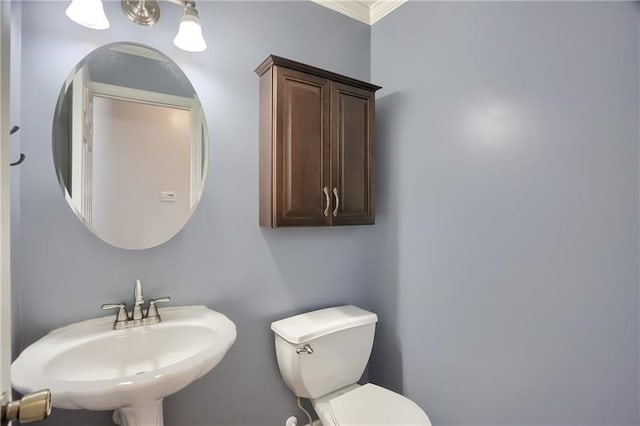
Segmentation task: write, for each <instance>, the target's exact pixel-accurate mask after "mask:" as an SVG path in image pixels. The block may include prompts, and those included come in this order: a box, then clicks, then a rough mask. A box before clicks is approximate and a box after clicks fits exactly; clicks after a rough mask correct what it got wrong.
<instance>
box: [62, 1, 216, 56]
mask: <svg viewBox="0 0 640 426" xmlns="http://www.w3.org/2000/svg"><path fill="white" fill-rule="evenodd" d="M167 1H168V2H170V3H174V4H178V5H180V6H182V7H183V8H184V9H183V11H182V17H181V18H180V26H179V28H178V34H177V35H176V37H175V38H174V40H173V44H175V45H176V47H178V48H180V49H182V50H186V51H187V52H202V51H204V50H205V49H206V48H207V43H206V42H205V41H204V37H202V26H201V25H200V18H199V17H198V10H197V9H196V3H195V2H194V1H193V0H167ZM120 4H121V6H122V11H123V12H124V14H125V16H126V17H127V19H129V21H131V22H133V23H134V24H137V25H141V26H144V27H151V26H153V25H154V24H155V23H156V22H158V20H159V19H160V6H159V4H158V2H157V1H156V0H121V2H120ZM66 13H67V16H68V17H69V18H71V20H73V21H74V22H76V23H78V24H80V25H84V26H85V27H89V28H93V29H106V28H109V20H108V19H107V17H106V15H105V14H104V7H103V4H102V0H72V2H71V4H70V5H69V7H68V8H67V11H66Z"/></svg>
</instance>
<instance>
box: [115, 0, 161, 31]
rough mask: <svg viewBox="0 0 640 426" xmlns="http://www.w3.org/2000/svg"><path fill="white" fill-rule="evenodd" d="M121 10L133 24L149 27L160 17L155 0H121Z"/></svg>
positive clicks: (158, 7)
mask: <svg viewBox="0 0 640 426" xmlns="http://www.w3.org/2000/svg"><path fill="white" fill-rule="evenodd" d="M120 4H121V5H122V11H123V12H124V14H125V15H126V16H127V19H129V21H131V22H133V23H134V24H138V25H142V26H145V27H151V26H153V25H154V24H155V23H156V22H158V19H160V6H159V5H158V2H157V1H156V0H122V1H121V2H120Z"/></svg>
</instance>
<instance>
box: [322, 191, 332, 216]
mask: <svg viewBox="0 0 640 426" xmlns="http://www.w3.org/2000/svg"><path fill="white" fill-rule="evenodd" d="M322 192H324V199H325V202H326V203H327V207H325V209H324V212H323V213H322V214H324V215H325V216H329V207H331V196H330V195H329V188H327V187H326V186H325V187H324V188H323V189H322Z"/></svg>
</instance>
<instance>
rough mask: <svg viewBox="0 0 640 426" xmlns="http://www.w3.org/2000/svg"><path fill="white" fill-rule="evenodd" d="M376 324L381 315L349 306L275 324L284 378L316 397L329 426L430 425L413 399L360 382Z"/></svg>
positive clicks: (304, 394) (316, 405)
mask: <svg viewBox="0 0 640 426" xmlns="http://www.w3.org/2000/svg"><path fill="white" fill-rule="evenodd" d="M377 321H378V316H377V315H376V314H374V313H372V312H368V311H365V310H364V309H360V308H358V307H356V306H352V305H348V306H337V307H333V308H326V309H320V310H318V311H313V312H307V313H304V314H300V315H296V316H293V317H290V318H285V319H282V320H279V321H274V322H273V323H272V324H271V330H273V332H274V333H275V339H276V357H277V358H278V367H280V373H281V374H282V378H283V379H284V381H285V383H286V384H287V386H288V387H289V389H291V390H292V391H293V393H295V394H296V395H297V396H298V397H302V398H309V399H311V401H312V403H313V407H314V408H315V410H316V413H318V416H319V417H320V421H321V422H322V424H323V425H324V426H345V425H403V426H404V425H431V422H430V421H429V417H427V415H426V413H425V412H424V411H422V409H421V408H420V407H418V405H417V404H416V403H414V402H413V401H411V400H410V399H408V398H406V397H404V396H402V395H400V394H397V393H395V392H392V391H390V390H388V389H385V388H383V387H380V386H376V385H374V384H371V383H367V384H365V385H362V386H360V385H359V384H358V383H357V381H358V379H360V377H361V376H362V373H363V372H364V369H365V367H366V365H367V362H368V361H369V355H371V348H372V347H373V336H374V333H375V326H376V322H377Z"/></svg>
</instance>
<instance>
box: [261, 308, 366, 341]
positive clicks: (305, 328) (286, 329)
mask: <svg viewBox="0 0 640 426" xmlns="http://www.w3.org/2000/svg"><path fill="white" fill-rule="evenodd" d="M377 321H378V316H377V315H376V314H374V313H373V312H369V311H365V310H364V309H361V308H358V307H357V306H354V305H345V306H335V307H332V308H325V309H319V310H317V311H313V312H306V313H304V314H300V315H296V316H293V317H289V318H284V319H281V320H278V321H274V322H272V323H271V330H273V332H274V333H276V334H277V335H278V336H280V337H282V338H283V339H284V340H286V341H288V342H289V343H293V344H300V343H305V342H308V341H310V340H313V339H317V338H318V337H322V336H324V335H327V334H330V333H335V332H336V331H341V330H346V329H349V328H353V327H358V326H361V325H366V324H372V323H375V322H377Z"/></svg>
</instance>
